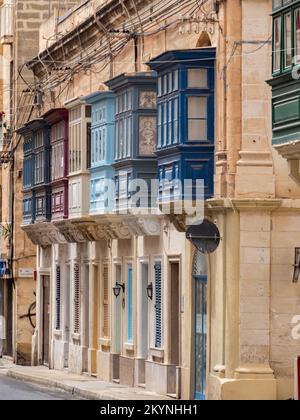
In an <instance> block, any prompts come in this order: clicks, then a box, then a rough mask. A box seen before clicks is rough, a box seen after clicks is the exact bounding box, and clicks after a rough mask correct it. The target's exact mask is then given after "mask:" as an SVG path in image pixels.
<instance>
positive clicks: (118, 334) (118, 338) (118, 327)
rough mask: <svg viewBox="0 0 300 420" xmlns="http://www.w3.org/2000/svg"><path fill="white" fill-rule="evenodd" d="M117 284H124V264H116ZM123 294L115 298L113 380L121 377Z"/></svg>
mask: <svg viewBox="0 0 300 420" xmlns="http://www.w3.org/2000/svg"><path fill="white" fill-rule="evenodd" d="M115 277H116V284H117V283H118V284H122V283H123V281H122V266H121V265H119V264H118V265H115ZM122 300H123V296H122V294H121V295H120V296H118V297H117V298H116V299H115V320H114V363H113V381H119V379H120V360H119V356H120V354H121V352H122V306H123V302H122Z"/></svg>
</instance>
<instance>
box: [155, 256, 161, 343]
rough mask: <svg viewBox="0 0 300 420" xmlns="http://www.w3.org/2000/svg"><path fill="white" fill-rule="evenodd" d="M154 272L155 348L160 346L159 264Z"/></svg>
mask: <svg viewBox="0 0 300 420" xmlns="http://www.w3.org/2000/svg"><path fill="white" fill-rule="evenodd" d="M154 271H155V347H156V348H161V346H162V285H161V263H157V264H155V266H154Z"/></svg>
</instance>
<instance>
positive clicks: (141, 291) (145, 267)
mask: <svg viewBox="0 0 300 420" xmlns="http://www.w3.org/2000/svg"><path fill="white" fill-rule="evenodd" d="M148 286H149V264H148V263H144V262H143V263H141V265H140V282H139V285H138V295H139V299H138V305H139V306H138V360H139V366H138V376H137V382H138V385H139V386H145V383H146V360H147V359H148V351H149V309H148V300H149V298H148V294H147V289H148Z"/></svg>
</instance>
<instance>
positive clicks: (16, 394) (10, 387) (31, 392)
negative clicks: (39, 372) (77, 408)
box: [0, 375, 78, 401]
mask: <svg viewBox="0 0 300 420" xmlns="http://www.w3.org/2000/svg"><path fill="white" fill-rule="evenodd" d="M77 399H78V398H76V397H73V396H72V395H71V394H69V393H66V392H63V391H50V390H48V389H47V388H42V387H37V386H33V385H28V384H26V383H24V382H22V381H17V380H15V379H11V378H7V377H6V376H4V375H0V400H1V401H8V400H9V401H15V400H16V401H21V400H31V401H38V400H77Z"/></svg>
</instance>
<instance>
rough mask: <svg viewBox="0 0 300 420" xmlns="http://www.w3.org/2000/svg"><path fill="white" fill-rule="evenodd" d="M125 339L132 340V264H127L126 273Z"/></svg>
mask: <svg viewBox="0 0 300 420" xmlns="http://www.w3.org/2000/svg"><path fill="white" fill-rule="evenodd" d="M127 341H128V343H132V342H133V315H132V266H131V265H129V266H128V273H127Z"/></svg>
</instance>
